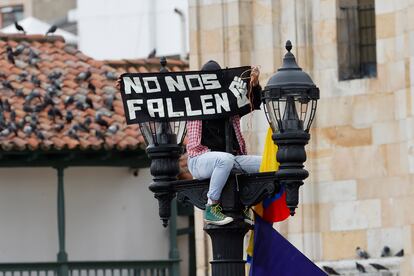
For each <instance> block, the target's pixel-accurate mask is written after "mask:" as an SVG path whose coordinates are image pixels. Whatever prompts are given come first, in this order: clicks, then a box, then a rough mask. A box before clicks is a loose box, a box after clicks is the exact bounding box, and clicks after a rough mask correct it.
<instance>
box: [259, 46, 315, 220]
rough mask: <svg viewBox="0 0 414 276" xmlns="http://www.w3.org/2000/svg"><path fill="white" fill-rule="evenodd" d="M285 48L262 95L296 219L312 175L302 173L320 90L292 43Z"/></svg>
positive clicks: (281, 171)
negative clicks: (301, 190) (301, 192)
mask: <svg viewBox="0 0 414 276" xmlns="http://www.w3.org/2000/svg"><path fill="white" fill-rule="evenodd" d="M285 47H286V50H287V51H288V52H287V53H286V55H285V57H284V59H283V65H282V67H281V68H279V69H278V71H277V72H276V73H275V74H274V75H273V76H272V77H271V78H270V79H269V82H268V83H267V85H266V87H265V88H264V90H263V91H262V101H263V103H264V109H265V113H266V118H267V120H268V122H269V124H270V126H271V128H272V131H273V135H272V138H273V141H274V142H275V144H277V146H278V152H277V161H278V162H279V164H280V166H279V170H278V172H277V175H278V178H279V180H280V183H281V184H282V185H284V186H285V188H286V203H287V206H288V207H289V209H290V214H291V215H292V216H293V215H294V214H295V209H296V208H297V205H298V202H299V187H300V186H301V185H302V184H303V180H304V179H306V178H307V177H308V175H309V173H308V172H307V171H306V170H305V169H303V163H304V162H305V161H306V152H305V145H306V144H307V143H308V141H309V139H310V135H309V129H310V127H311V124H312V122H313V119H314V117H315V112H316V103H317V100H318V99H319V88H318V87H316V85H315V84H314V83H313V81H312V79H311V78H310V76H309V75H308V74H307V73H305V72H303V71H302V69H301V68H300V67H299V66H298V65H297V63H296V59H295V56H294V55H293V54H292V53H291V52H290V50H291V49H292V43H291V42H290V40H288V41H287V42H286V46H285Z"/></svg>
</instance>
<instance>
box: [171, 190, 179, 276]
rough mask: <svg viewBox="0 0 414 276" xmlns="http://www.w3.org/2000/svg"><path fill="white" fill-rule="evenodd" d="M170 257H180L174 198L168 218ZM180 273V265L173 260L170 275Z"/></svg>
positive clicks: (176, 275)
mask: <svg viewBox="0 0 414 276" xmlns="http://www.w3.org/2000/svg"><path fill="white" fill-rule="evenodd" d="M169 232H170V252H169V257H170V259H175V260H178V259H179V258H180V253H179V251H178V246H177V200H176V199H175V198H174V199H173V200H172V201H171V218H170V226H169ZM179 275H180V265H179V262H174V263H173V267H172V274H171V276H179Z"/></svg>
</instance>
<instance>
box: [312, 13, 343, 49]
mask: <svg viewBox="0 0 414 276" xmlns="http://www.w3.org/2000/svg"><path fill="white" fill-rule="evenodd" d="M313 34H314V36H313V38H314V44H316V45H323V44H335V43H337V41H336V19H327V20H320V21H314V22H313Z"/></svg>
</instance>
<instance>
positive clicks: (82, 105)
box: [75, 101, 85, 111]
mask: <svg viewBox="0 0 414 276" xmlns="http://www.w3.org/2000/svg"><path fill="white" fill-rule="evenodd" d="M75 106H76V108H77V109H79V110H82V111H84V110H85V104H83V103H82V102H80V101H76V104H75Z"/></svg>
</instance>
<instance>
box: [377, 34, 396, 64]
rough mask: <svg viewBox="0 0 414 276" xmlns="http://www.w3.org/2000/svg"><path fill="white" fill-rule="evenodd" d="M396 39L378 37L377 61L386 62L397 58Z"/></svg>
mask: <svg viewBox="0 0 414 276" xmlns="http://www.w3.org/2000/svg"><path fill="white" fill-rule="evenodd" d="M395 46H396V43H395V40H394V38H392V37H391V38H382V39H377V63H379V64H384V63H387V62H390V61H394V60H395V55H396V54H397V52H396V51H395Z"/></svg>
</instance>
